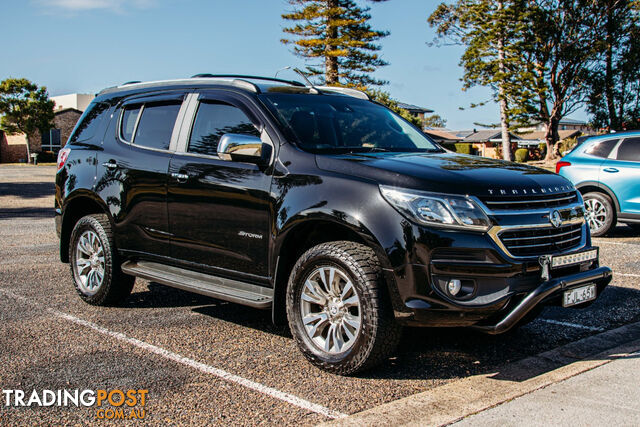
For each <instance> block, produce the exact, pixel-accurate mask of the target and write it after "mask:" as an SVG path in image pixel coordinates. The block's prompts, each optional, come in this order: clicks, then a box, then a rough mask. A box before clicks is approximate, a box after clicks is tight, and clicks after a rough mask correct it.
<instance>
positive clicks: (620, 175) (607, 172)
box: [600, 137, 640, 214]
mask: <svg viewBox="0 0 640 427" xmlns="http://www.w3.org/2000/svg"><path fill="white" fill-rule="evenodd" d="M600 181H601V182H602V183H603V184H605V185H606V186H608V187H609V188H611V189H612V190H613V192H614V193H615V194H616V196H617V198H618V202H619V203H620V211H621V212H622V213H631V214H640V137H632V138H625V139H624V140H623V141H622V142H621V143H620V144H619V145H618V146H617V147H616V148H615V149H614V151H612V152H611V155H610V156H609V158H608V159H606V160H605V161H604V163H603V164H602V167H601V170H600Z"/></svg>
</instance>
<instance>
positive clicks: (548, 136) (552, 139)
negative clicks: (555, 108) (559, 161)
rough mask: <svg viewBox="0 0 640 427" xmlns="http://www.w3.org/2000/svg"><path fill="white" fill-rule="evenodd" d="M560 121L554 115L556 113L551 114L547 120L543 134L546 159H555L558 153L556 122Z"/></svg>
mask: <svg viewBox="0 0 640 427" xmlns="http://www.w3.org/2000/svg"><path fill="white" fill-rule="evenodd" d="M559 123H560V119H559V118H558V117H556V115H555V114H554V115H552V116H551V117H550V118H549V121H548V122H547V131H546V133H545V135H544V139H545V142H546V143H547V155H546V156H545V160H546V161H551V160H555V159H556V158H557V157H558V155H559V148H560V147H558V139H559V135H558V124H559Z"/></svg>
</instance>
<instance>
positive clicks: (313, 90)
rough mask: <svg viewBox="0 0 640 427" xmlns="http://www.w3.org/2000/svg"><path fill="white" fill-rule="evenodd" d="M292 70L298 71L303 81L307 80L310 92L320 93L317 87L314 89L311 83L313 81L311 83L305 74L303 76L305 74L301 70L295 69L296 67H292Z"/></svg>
mask: <svg viewBox="0 0 640 427" xmlns="http://www.w3.org/2000/svg"><path fill="white" fill-rule="evenodd" d="M293 71H295V72H296V73H298V75H299V76H300V77H302V78H303V79H304V81H305V82H307V86H308V87H309V88H311V91H310V92H311V93H313V94H318V93H320V92H319V91H318V89H316V87H315V86H314V85H313V83H311V81H310V80H309V79H308V78H307V76H305V74H304V73H303V72H302V71H300V70H299V69H297V68H294V69H293Z"/></svg>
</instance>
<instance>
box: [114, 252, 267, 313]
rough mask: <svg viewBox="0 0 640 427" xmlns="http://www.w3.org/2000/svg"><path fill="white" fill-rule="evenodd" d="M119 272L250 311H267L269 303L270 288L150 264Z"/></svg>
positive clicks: (135, 264) (131, 263)
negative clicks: (237, 305)
mask: <svg viewBox="0 0 640 427" xmlns="http://www.w3.org/2000/svg"><path fill="white" fill-rule="evenodd" d="M121 268H122V272H123V273H125V274H129V275H131V276H136V277H141V278H143V279H147V280H151V281H153V282H158V283H162V284H163V285H167V286H171V287H173V288H178V289H182V290H185V291H189V292H194V293H196V294H200V295H206V296H209V297H213V298H217V299H221V300H225V301H230V302H235V303H238V304H242V305H248V306H250V307H255V308H263V309H267V308H271V303H272V301H273V289H271V288H265V287H262V286H257V285H252V284H249V283H244V282H239V281H236V280H231V279H225V278H222V277H217V276H210V275H208V274H203V273H198V272H195V271H191V270H185V269H183V268H178V267H172V266H168V265H163V264H158V263H155V262H151V261H127V262H125V263H124V264H122V267H121Z"/></svg>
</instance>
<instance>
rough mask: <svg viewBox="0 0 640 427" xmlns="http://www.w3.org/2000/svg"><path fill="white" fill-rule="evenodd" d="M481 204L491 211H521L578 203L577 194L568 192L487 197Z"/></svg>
mask: <svg viewBox="0 0 640 427" xmlns="http://www.w3.org/2000/svg"><path fill="white" fill-rule="evenodd" d="M482 202H483V203H484V204H485V205H486V206H487V207H488V208H489V209H491V210H492V211H504V210H509V211H521V210H533V209H546V208H556V207H560V206H567V205H571V204H575V203H578V193H577V192H576V191H569V192H565V193H554V194H535V195H534V194H529V195H526V196H525V195H520V196H513V197H511V196H503V197H499V196H489V197H483V198H482Z"/></svg>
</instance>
